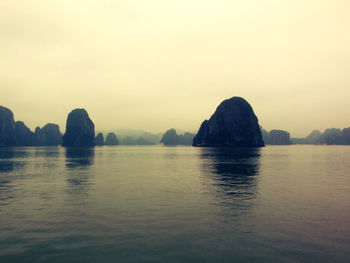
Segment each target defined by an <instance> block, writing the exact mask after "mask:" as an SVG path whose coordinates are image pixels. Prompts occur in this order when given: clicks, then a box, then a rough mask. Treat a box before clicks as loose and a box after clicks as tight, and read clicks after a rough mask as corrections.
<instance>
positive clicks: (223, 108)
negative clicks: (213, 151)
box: [193, 97, 264, 147]
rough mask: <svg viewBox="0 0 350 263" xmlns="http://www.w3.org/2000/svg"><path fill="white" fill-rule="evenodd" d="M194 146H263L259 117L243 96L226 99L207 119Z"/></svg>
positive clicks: (194, 141) (195, 138)
mask: <svg viewBox="0 0 350 263" xmlns="http://www.w3.org/2000/svg"><path fill="white" fill-rule="evenodd" d="M193 146H212V147H261V146H264V141H263V139H262V136H261V131H260V128H259V123H258V118H257V117H256V116H255V114H254V111H253V109H252V107H251V106H250V104H249V103H248V102H247V101H246V100H245V99H243V98H240V97H233V98H231V99H227V100H224V101H223V102H222V103H221V104H220V105H219V107H218V108H217V109H216V111H215V113H214V114H213V115H212V116H211V118H210V119H209V120H205V121H204V122H203V123H202V125H201V127H200V129H199V131H198V133H197V135H196V136H195V137H194V139H193Z"/></svg>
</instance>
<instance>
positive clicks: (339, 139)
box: [318, 128, 344, 145]
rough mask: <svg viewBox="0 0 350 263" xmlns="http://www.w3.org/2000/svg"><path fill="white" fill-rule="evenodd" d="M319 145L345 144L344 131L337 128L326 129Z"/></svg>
mask: <svg viewBox="0 0 350 263" xmlns="http://www.w3.org/2000/svg"><path fill="white" fill-rule="evenodd" d="M318 143H319V144H327V145H335V144H344V139H343V134H342V131H341V130H340V129H335V128H330V129H326V130H325V131H324V133H323V134H322V136H321V137H320V139H319V140H318Z"/></svg>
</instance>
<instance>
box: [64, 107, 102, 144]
mask: <svg viewBox="0 0 350 263" xmlns="http://www.w3.org/2000/svg"><path fill="white" fill-rule="evenodd" d="M62 146H66V147H84V146H95V125H94V123H93V122H92V120H91V119H90V117H89V115H88V113H87V111H86V110H85V109H75V110H72V111H71V112H70V113H69V114H68V118H67V125H66V133H65V134H64V135H63V138H62Z"/></svg>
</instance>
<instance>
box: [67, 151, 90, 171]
mask: <svg viewBox="0 0 350 263" xmlns="http://www.w3.org/2000/svg"><path fill="white" fill-rule="evenodd" d="M94 157H95V148H93V147H84V148H83V147H76V148H73V147H72V148H66V167H67V168H72V169H76V168H87V167H88V166H90V165H92V164H93V163H94Z"/></svg>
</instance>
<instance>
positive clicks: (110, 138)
mask: <svg viewBox="0 0 350 263" xmlns="http://www.w3.org/2000/svg"><path fill="white" fill-rule="evenodd" d="M118 144H119V141H118V138H117V135H115V133H113V132H110V133H108V134H107V137H106V141H105V145H118Z"/></svg>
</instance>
